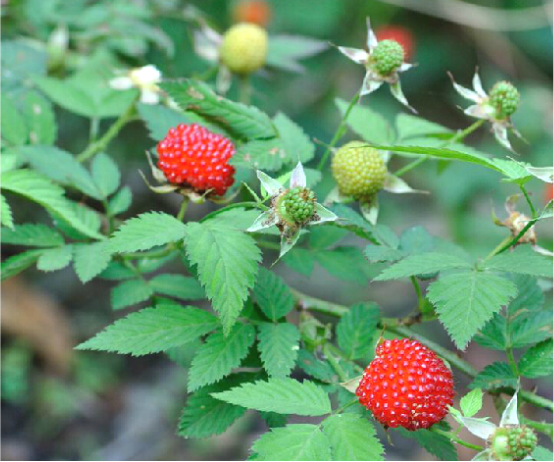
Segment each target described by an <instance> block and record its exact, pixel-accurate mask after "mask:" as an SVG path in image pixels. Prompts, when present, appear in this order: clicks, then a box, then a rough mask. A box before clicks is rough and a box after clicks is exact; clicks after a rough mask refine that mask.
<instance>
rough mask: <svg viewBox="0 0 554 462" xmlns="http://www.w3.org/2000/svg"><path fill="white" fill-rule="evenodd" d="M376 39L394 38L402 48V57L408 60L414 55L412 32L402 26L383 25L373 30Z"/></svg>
mask: <svg viewBox="0 0 554 462" xmlns="http://www.w3.org/2000/svg"><path fill="white" fill-rule="evenodd" d="M375 35H376V36H377V40H378V41H381V40H394V41H395V42H398V43H400V45H402V48H404V59H405V60H406V61H410V60H411V59H412V57H413V55H414V49H415V46H414V44H415V41H414V36H413V34H412V32H411V31H410V30H409V29H406V28H405V27H402V26H384V27H381V28H379V29H377V30H376V31H375Z"/></svg>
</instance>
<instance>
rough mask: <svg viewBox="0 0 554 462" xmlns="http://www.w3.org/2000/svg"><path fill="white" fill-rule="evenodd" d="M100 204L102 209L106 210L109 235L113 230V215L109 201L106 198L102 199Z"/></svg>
mask: <svg viewBox="0 0 554 462" xmlns="http://www.w3.org/2000/svg"><path fill="white" fill-rule="evenodd" d="M102 204H103V206H104V210H105V211H106V218H107V220H108V236H111V234H112V233H113V232H114V230H115V217H114V216H113V214H112V211H111V210H110V203H109V202H108V200H107V199H103V200H102Z"/></svg>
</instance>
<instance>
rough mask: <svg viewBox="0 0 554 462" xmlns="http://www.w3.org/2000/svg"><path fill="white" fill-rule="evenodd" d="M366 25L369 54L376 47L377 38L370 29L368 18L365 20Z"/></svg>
mask: <svg viewBox="0 0 554 462" xmlns="http://www.w3.org/2000/svg"><path fill="white" fill-rule="evenodd" d="M366 24H367V49H368V50H369V51H370V52H371V50H373V48H375V47H376V46H377V43H379V42H378V41H377V37H376V36H375V34H374V33H373V29H372V28H371V21H370V20H369V16H368V17H367V18H366Z"/></svg>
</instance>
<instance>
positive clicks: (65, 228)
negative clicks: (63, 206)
mask: <svg viewBox="0 0 554 462" xmlns="http://www.w3.org/2000/svg"><path fill="white" fill-rule="evenodd" d="M67 207H68V208H69V209H70V210H71V212H72V213H73V214H74V215H75V216H76V217H77V219H78V220H79V221H80V222H81V223H83V224H84V225H85V226H86V227H87V228H88V229H90V230H93V231H97V232H98V231H100V226H101V225H102V222H101V218H100V214H99V213H98V212H96V211H95V210H93V209H92V208H90V207H88V206H87V205H85V204H83V203H77V202H73V201H69V200H68V201H67ZM51 216H52V220H53V222H54V226H55V227H56V228H58V229H59V230H60V231H61V232H62V233H63V234H65V235H66V236H67V237H69V238H70V239H75V240H79V241H82V240H87V237H88V236H87V235H86V234H84V233H83V232H81V231H78V230H77V229H76V228H75V226H73V225H72V224H71V223H70V222H69V221H67V220H66V219H64V218H62V217H60V216H57V215H56V214H54V213H51ZM102 239H104V237H103V236H102Z"/></svg>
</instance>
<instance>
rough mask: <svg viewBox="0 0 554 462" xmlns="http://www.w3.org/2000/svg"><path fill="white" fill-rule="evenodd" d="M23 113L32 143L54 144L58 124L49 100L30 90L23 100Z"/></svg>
mask: <svg viewBox="0 0 554 462" xmlns="http://www.w3.org/2000/svg"><path fill="white" fill-rule="evenodd" d="M23 114H24V115H25V122H26V124H27V127H28V128H29V140H30V142H31V143H32V144H54V142H55V141H56V138H57V136H58V126H57V125H56V117H55V115H54V111H53V110H52V105H51V104H50V102H49V101H47V100H46V99H45V98H44V97H42V96H41V95H39V94H38V93H36V92H34V91H30V92H28V93H26V94H25V99H24V100H23Z"/></svg>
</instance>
